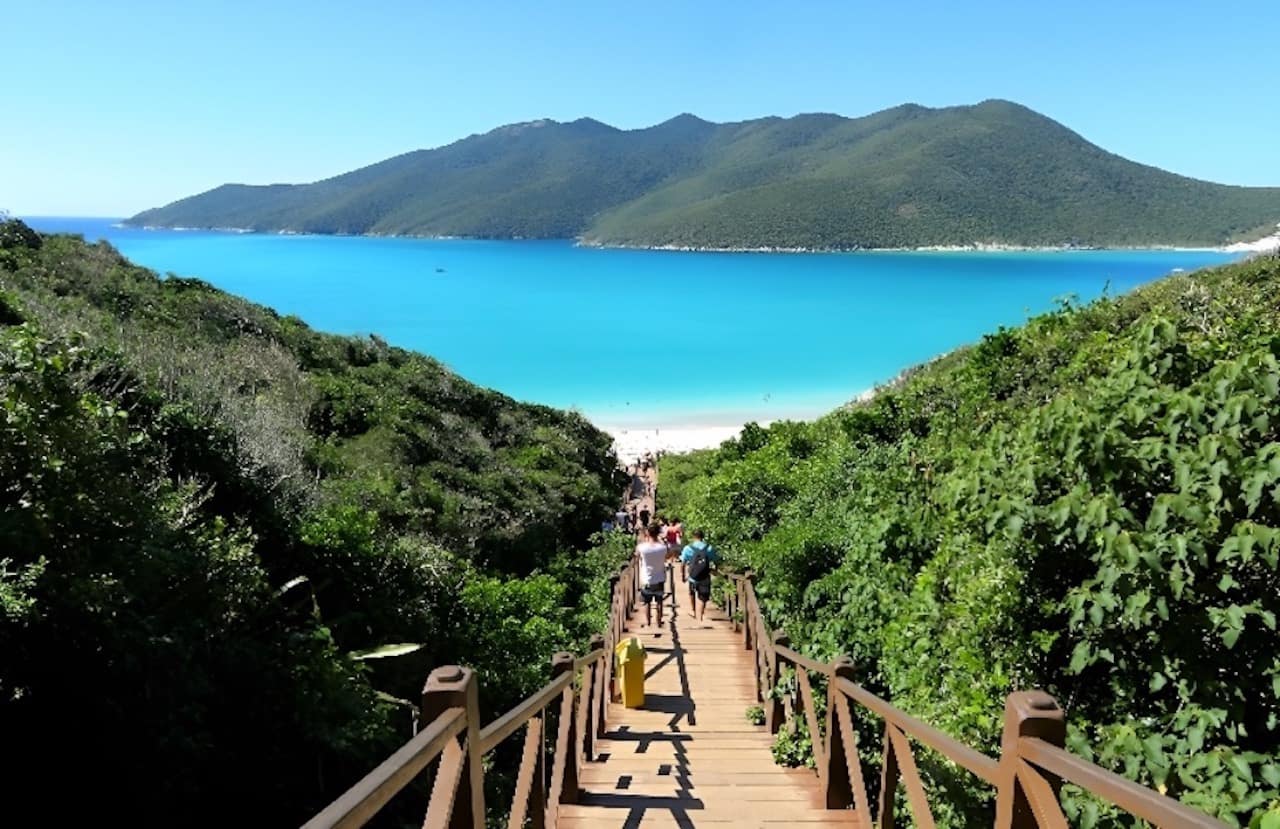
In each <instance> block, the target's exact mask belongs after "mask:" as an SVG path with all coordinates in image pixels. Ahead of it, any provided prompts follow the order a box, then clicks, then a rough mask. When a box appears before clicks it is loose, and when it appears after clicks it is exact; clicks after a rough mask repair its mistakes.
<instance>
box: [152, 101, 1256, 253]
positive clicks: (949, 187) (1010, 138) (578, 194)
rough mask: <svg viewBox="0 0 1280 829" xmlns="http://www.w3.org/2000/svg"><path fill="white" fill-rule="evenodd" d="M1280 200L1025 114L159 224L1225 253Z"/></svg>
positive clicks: (391, 188) (697, 144)
mask: <svg viewBox="0 0 1280 829" xmlns="http://www.w3.org/2000/svg"><path fill="white" fill-rule="evenodd" d="M1277 221H1280V188H1245V187H1228V186H1224V185H1219V184H1212V183H1209V182H1204V181H1197V180H1195V179H1189V178H1185V177H1182V176H1178V175H1174V174H1172V173H1167V172H1164V171H1162V170H1158V169H1155V168H1153V167H1147V166H1144V165H1141V164H1136V163H1134V162H1132V161H1128V160H1126V159H1123V158H1120V157H1119V156H1116V155H1112V154H1111V153H1108V152H1106V151H1104V150H1102V149H1100V148H1099V147H1097V146H1095V145H1093V144H1090V143H1089V142H1087V141H1085V140H1084V139H1083V138H1081V137H1080V136H1079V135H1077V134H1075V133H1073V132H1071V131H1070V130H1068V129H1067V128H1066V127H1064V126H1062V125H1061V124H1059V123H1057V122H1055V121H1053V120H1051V119H1049V118H1046V117H1044V116H1042V115H1039V114H1037V113H1035V112H1032V111H1031V110H1028V109H1026V108H1025V107H1021V106H1018V105H1017V104H1012V103H1009V102H1007V101H985V102H983V103H981V104H977V105H975V106H961V107H949V108H944V109H928V108H925V107H921V106H915V105H904V106H900V107H896V108H894V109H890V110H885V111H883V112H878V113H875V114H873V115H868V116H866V117H862V118H852V119H850V118H842V117H840V116H836V115H798V116H796V117H794V118H786V119H783V118H761V119H757V120H754V121H743V122H740V123H730V124H712V123H709V122H706V121H702V120H700V119H698V118H695V117H693V116H691V115H682V116H679V117H677V118H673V119H671V120H670V121H666V122H664V123H662V124H658V125H657V126H654V127H650V128H648V129H641V130H630V131H623V130H618V129H614V128H613V127H609V126H607V125H605V124H601V123H599V122H597V121H592V120H590V119H581V120H578V121H574V122H572V123H568V124H561V123H557V122H554V121H536V122H532V123H528V124H516V125H512V126H508V127H502V128H500V129H497V130H494V131H492V132H489V133H486V134H484V135H476V136H471V137H470V138H466V139H463V140H461V141H458V142H455V143H453V144H450V145H448V146H446V147H441V148H438V149H433V150H420V151H417V152H412V153H407V154H405V155H402V156H397V157H395V158H392V159H388V160H386V161H383V162H380V163H378V164H374V165H372V166H369V167H365V168H363V169H360V170H356V171H354V172H350V173H347V174H345V175H340V176H336V177H334V178H331V179H326V180H324V181H320V182H315V183H313V184H305V185H296V186H294V185H271V186H265V187H253V186H246V185H238V184H228V185H224V186H222V187H219V188H217V189H215V190H211V191H209V192H207V193H202V194H200V195H197V196H192V197H190V198H186V199H182V200H181V201H177V202H174V203H173V204H170V205H168V206H166V207H161V208H157V209H154V210H148V211H146V212H144V213H141V214H139V215H137V216H135V217H133V219H131V222H132V223H134V224H139V225H160V226H169V227H173V226H182V227H237V228H253V229H257V230H289V231H305V232H312V233H356V234H363V233H372V234H417V235H427V236H475V237H490V238H535V237H536V238H571V237H581V238H583V239H584V240H586V241H588V242H591V243H602V244H624V245H642V246H653V245H677V246H691V247H747V248H754V247H784V248H797V247H805V248H856V247H917V246H926V245H964V244H973V243H1003V244H1019V245H1072V244H1075V245H1097V246H1100V245H1136V246H1141V245H1161V244H1169V245H1173V244H1204V245H1216V244H1221V243H1223V242H1226V241H1231V240H1234V239H1237V238H1240V237H1243V236H1251V235H1252V236H1259V235H1262V234H1263V232H1271V231H1272V230H1273V229H1274V225H1275V223H1276V222H1277Z"/></svg>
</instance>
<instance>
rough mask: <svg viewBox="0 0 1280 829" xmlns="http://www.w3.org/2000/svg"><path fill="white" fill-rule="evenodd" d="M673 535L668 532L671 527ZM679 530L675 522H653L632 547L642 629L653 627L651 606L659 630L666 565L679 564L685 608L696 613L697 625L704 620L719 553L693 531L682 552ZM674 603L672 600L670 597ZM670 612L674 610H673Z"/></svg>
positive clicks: (681, 536) (698, 533)
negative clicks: (641, 605)
mask: <svg viewBox="0 0 1280 829" xmlns="http://www.w3.org/2000/svg"><path fill="white" fill-rule="evenodd" d="M673 526H674V527H675V528H676V529H675V531H674V532H673V531H672V527H673ZM683 541H684V538H683V528H681V527H680V524H679V521H678V519H676V520H673V523H672V524H666V525H665V526H664V524H663V523H662V522H660V521H654V522H653V523H651V524H649V526H647V527H645V528H644V530H643V531H642V533H641V534H640V539H639V541H638V542H637V544H636V561H637V563H638V564H639V566H640V585H641V587H640V597H641V598H642V599H644V623H645V627H651V626H652V624H653V616H652V605H653V604H654V603H657V605H658V627H662V610H663V600H664V599H665V598H666V595H667V562H675V561H677V560H678V561H679V562H680V580H681V581H682V582H685V583H686V584H688V586H689V608H690V609H691V610H695V609H696V611H697V613H696V616H697V618H698V620H699V621H701V620H703V619H705V618H706V616H707V601H708V600H709V599H710V598H711V571H712V566H713V565H714V564H715V563H716V562H717V561H719V560H720V553H719V552H718V551H717V550H716V548H715V547H712V546H711V544H710V543H708V542H707V539H706V535H705V534H704V533H703V531H702V530H694V531H693V540H692V541H691V542H689V544H687V545H685V546H684V547H683V549H682V548H681V544H682V543H683ZM672 598H673V600H674V596H673V597H672ZM673 612H674V610H673Z"/></svg>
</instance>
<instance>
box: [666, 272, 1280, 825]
mask: <svg viewBox="0 0 1280 829" xmlns="http://www.w3.org/2000/svg"><path fill="white" fill-rule="evenodd" d="M1278 309H1280V259H1277V258H1275V257H1269V258H1262V259H1257V260H1254V261H1251V262H1247V263H1242V264H1237V265H1231V266H1226V267H1222V268H1218V269H1215V270H1210V271H1205V272H1201V273H1196V274H1192V275H1185V276H1176V277H1172V278H1168V279H1165V280H1163V281H1161V282H1159V283H1156V284H1154V285H1152V286H1149V287H1147V288H1144V289H1142V290H1139V291H1137V292H1135V293H1134V294H1132V295H1129V296H1125V297H1122V298H1119V299H1104V300H1101V301H1098V302H1096V303H1093V304H1091V305H1088V306H1085V307H1074V306H1070V305H1064V307H1062V308H1061V309H1060V310H1059V311H1057V312H1055V313H1051V314H1048V315H1044V316H1041V317H1037V318H1035V319H1033V320H1031V321H1030V322H1029V323H1028V324H1026V325H1025V326H1022V327H1020V328H1014V329H1007V330H1001V331H999V332H997V333H995V334H992V335H990V336H987V337H985V338H984V339H983V340H982V341H981V342H980V343H978V344H976V345H975V346H973V347H971V348H968V349H966V350H962V351H960V352H957V353H954V354H952V355H949V356H947V357H944V358H942V359H940V360H938V361H936V362H934V363H932V364H929V365H926V366H923V367H921V368H919V369H917V370H916V371H914V372H913V373H912V374H911V375H910V376H908V377H907V378H906V379H904V380H903V381H901V382H900V383H898V384H896V385H894V386H893V387H891V388H887V389H884V390H882V391H881V393H880V394H879V395H878V396H876V397H875V398H874V399H873V400H872V401H870V402H867V403H865V404H859V405H850V406H848V407H845V408H842V409H840V410H837V411H835V412H833V413H831V414H830V415H828V416H827V417H825V418H822V419H821V420H818V421H816V422H814V423H812V424H798V423H780V424H777V425H774V426H773V427H771V428H769V429H761V428H758V427H750V428H748V429H747V430H746V431H744V433H743V434H742V436H741V437H740V439H738V440H735V441H730V442H728V443H726V444H724V445H723V446H722V447H721V448H720V449H718V450H714V451H708V452H701V453H695V454H692V455H688V456H674V457H668V458H664V459H663V461H662V464H661V489H660V492H659V499H660V502H661V504H662V508H663V509H664V510H668V511H674V512H678V513H679V514H680V516H681V517H682V518H684V519H685V521H686V523H687V524H688V525H690V526H697V525H702V526H705V527H707V528H708V529H709V531H710V533H711V537H712V539H713V540H714V542H715V543H716V544H717V545H719V546H721V547H722V548H724V549H725V550H726V551H728V552H729V554H730V555H731V556H732V557H733V558H734V559H736V560H738V561H739V562H740V563H741V564H742V565H743V566H750V567H753V568H754V569H755V570H756V571H757V572H758V573H759V574H760V578H759V582H758V589H759V591H760V595H761V604H762V607H763V608H764V610H765V612H766V613H767V615H768V616H769V617H770V618H771V623H772V625H773V626H774V627H775V628H784V629H785V630H786V631H787V632H788V633H789V634H790V636H791V639H792V641H793V642H795V643H798V644H799V645H800V647H802V649H803V650H805V651H807V652H808V653H810V654H812V655H814V656H815V657H819V658H823V659H829V658H833V657H834V656H836V655H838V654H841V653H847V654H849V655H850V656H851V657H852V658H853V660H854V661H855V663H856V665H857V666H858V672H859V677H860V682H862V683H863V684H864V685H866V686H867V687H868V688H870V689H871V690H873V691H874V692H875V693H878V694H880V695H883V696H885V697H887V698H889V699H890V700H892V701H893V702H894V703H895V704H897V705H898V706H900V707H902V708H904V709H906V710H907V711H909V712H912V713H914V714H916V715H919V716H920V717H922V718H923V719H925V720H926V721H928V722H931V723H933V724H935V725H937V726H940V727H941V728H943V729H944V730H946V731H948V732H950V733H951V734H953V735H955V736H957V737H959V738H961V739H963V740H964V741H965V742H967V743H969V744H971V745H974V746H978V747H981V748H982V749H983V750H986V751H988V752H990V753H993V754H994V753H997V752H998V742H999V734H1000V727H1001V722H1002V707H1003V700H1004V698H1005V696H1006V695H1007V694H1008V693H1009V692H1010V691H1011V690H1015V689H1024V688H1031V687H1039V688H1043V689H1045V690H1047V691H1049V692H1050V693H1052V694H1053V695H1054V696H1055V697H1056V698H1057V699H1058V700H1059V701H1060V702H1061V704H1062V705H1063V706H1064V707H1065V708H1066V711H1067V718H1068V723H1069V728H1070V733H1069V747H1071V748H1072V749H1073V750H1074V751H1076V752H1078V753H1080V754H1082V755H1084V756H1086V757H1090V758H1093V759H1095V760H1096V761H1097V762H1099V763H1101V764H1103V765H1105V766H1108V767H1110V768H1113V769H1116V770H1118V771H1119V772H1121V773H1123V774H1125V775H1127V776H1129V777H1131V778H1134V779H1136V780H1139V781H1141V782H1143V783H1145V784H1148V785H1151V786H1154V787H1157V788H1158V789H1160V790H1161V791H1167V792H1168V793H1169V794H1171V795H1173V796H1175V797H1178V798H1180V799H1182V800H1184V801H1185V802H1187V803H1189V804H1192V805H1194V806H1196V807H1198V808H1201V809H1204V810H1206V811H1208V812H1211V813H1213V814H1216V815H1218V816H1220V817H1221V818H1222V819H1224V820H1227V821H1229V822H1232V823H1242V824H1243V823H1247V822H1248V821H1249V818H1250V815H1252V814H1255V813H1257V812H1259V811H1260V810H1263V809H1265V808H1267V806H1268V803H1271V804H1272V808H1280V805H1277V803H1276V801H1277V800H1280V635H1278V634H1277V631H1276V614H1277V613H1280V587H1278V585H1280V567H1278V566H1277V557H1278V556H1280V362H1278V358H1280V310H1278ZM798 738H799V739H795V740H787V741H783V743H782V744H780V745H779V747H778V750H777V751H776V752H775V754H776V755H778V756H779V757H780V758H781V759H783V760H786V761H788V762H800V761H802V760H803V756H802V755H803V750H804V743H805V741H804V739H803V738H804V735H803V734H802V735H798ZM878 746H879V743H878V738H877V735H876V734H875V732H874V731H873V730H872V728H871V726H870V724H867V725H866V726H865V728H864V737H863V751H864V754H865V755H866V757H867V759H868V760H869V761H871V762H873V763H874V762H877V758H876V756H875V754H876V752H877V751H878ZM922 759H924V760H925V766H926V770H927V772H928V774H929V775H930V777H931V779H932V780H933V784H934V786H936V787H938V788H939V789H940V790H945V791H946V793H945V794H940V796H939V797H937V801H938V803H939V804H940V810H941V811H942V812H943V813H944V814H943V815H942V817H944V818H945V820H946V822H947V823H948V824H949V825H955V826H962V825H979V824H980V823H983V822H989V820H988V817H989V815H987V816H985V817H982V818H979V817H978V815H980V814H982V815H986V813H987V810H988V809H989V808H990V802H991V801H990V792H989V791H988V790H986V789H985V787H982V786H980V785H979V784H976V783H975V781H974V779H973V778H972V777H971V776H968V775H965V774H961V773H957V772H956V770H955V769H954V767H951V766H948V765H947V764H946V763H943V762H941V761H939V758H937V757H936V756H931V755H927V754H926V755H925V756H924V757H923V758H922ZM1065 802H1066V804H1067V807H1068V809H1069V811H1070V812H1071V814H1072V815H1073V817H1074V822H1078V824H1079V825H1081V826H1093V825H1109V824H1112V823H1114V822H1116V821H1115V818H1114V816H1113V815H1111V814H1109V812H1108V810H1107V809H1106V808H1104V807H1102V806H1100V804H1099V802H1097V801H1095V800H1093V799H1092V798H1089V797H1085V796H1083V795H1081V794H1080V793H1079V792H1074V791H1071V790H1070V789H1068V790H1067V792H1066V796H1065ZM942 804H950V805H949V806H945V807H944V806H943V805H942Z"/></svg>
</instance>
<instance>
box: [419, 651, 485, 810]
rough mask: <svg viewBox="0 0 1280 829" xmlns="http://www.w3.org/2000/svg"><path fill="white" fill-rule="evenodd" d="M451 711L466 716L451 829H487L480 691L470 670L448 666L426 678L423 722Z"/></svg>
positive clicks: (438, 669)
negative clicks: (461, 758)
mask: <svg viewBox="0 0 1280 829" xmlns="http://www.w3.org/2000/svg"><path fill="white" fill-rule="evenodd" d="M450 708H462V709H463V710H465V711H466V712H467V730H466V731H465V732H464V735H465V740H466V743H465V744H464V746H463V751H464V752H466V754H465V758H464V760H463V763H464V765H463V768H462V774H461V777H460V778H459V780H458V789H457V793H456V794H455V795H454V800H453V811H452V813H451V816H450V818H449V824H448V826H449V829H484V766H483V764H482V763H481V758H482V756H483V755H482V753H481V751H480V687H479V683H477V682H476V676H475V674H474V673H473V672H472V671H471V669H470V668H463V667H459V666H458V665H445V666H443V667H440V668H436V669H435V670H434V671H432V672H431V674H430V675H429V676H428V677H427V684H426V686H425V687H423V689H422V721H423V722H431V721H433V720H434V719H435V718H436V717H438V716H440V715H441V714H443V713H444V712H445V711H448V710H449V709H450Z"/></svg>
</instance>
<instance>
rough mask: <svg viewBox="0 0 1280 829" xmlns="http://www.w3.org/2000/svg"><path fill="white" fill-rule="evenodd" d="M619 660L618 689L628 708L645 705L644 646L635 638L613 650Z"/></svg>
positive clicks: (620, 643)
mask: <svg viewBox="0 0 1280 829" xmlns="http://www.w3.org/2000/svg"><path fill="white" fill-rule="evenodd" d="M613 652H614V654H615V655H616V657H617V660H618V688H619V690H620V693H621V695H622V704H623V705H624V706H626V707H627V708H640V707H642V706H643V705H644V646H643V645H641V644H640V640H639V639H636V638H635V637H634V636H633V637H631V638H630V639H627V640H626V641H623V642H619V643H618V646H617V647H616V648H614V649H613Z"/></svg>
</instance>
